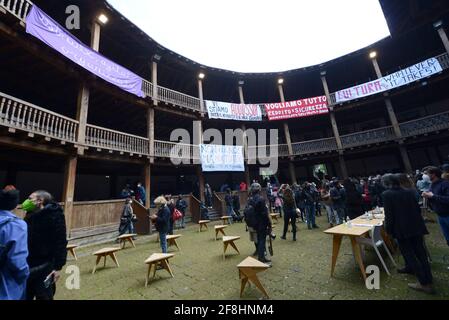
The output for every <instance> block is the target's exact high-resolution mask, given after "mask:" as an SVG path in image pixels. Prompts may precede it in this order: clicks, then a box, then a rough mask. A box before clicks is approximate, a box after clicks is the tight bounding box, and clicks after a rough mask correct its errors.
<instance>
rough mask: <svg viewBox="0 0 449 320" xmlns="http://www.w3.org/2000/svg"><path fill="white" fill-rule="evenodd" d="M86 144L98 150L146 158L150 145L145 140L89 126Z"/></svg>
mask: <svg viewBox="0 0 449 320" xmlns="http://www.w3.org/2000/svg"><path fill="white" fill-rule="evenodd" d="M86 144H87V145H89V146H93V147H97V148H100V149H109V150H115V151H119V152H127V153H131V154H140V155H145V156H147V155H148V154H149V151H150V143H149V140H148V139H147V138H142V137H139V136H134V135H131V134H127V133H123V132H119V131H114V130H110V129H106V128H101V127H97V126H92V125H89V124H88V125H87V127H86Z"/></svg>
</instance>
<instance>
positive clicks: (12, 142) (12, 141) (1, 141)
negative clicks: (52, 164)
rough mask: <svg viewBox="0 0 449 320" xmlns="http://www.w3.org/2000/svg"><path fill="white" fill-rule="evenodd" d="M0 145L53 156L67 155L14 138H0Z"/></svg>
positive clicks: (52, 147)
mask: <svg viewBox="0 0 449 320" xmlns="http://www.w3.org/2000/svg"><path fill="white" fill-rule="evenodd" d="M0 145H6V146H11V147H15V148H18V149H23V150H28V151H36V152H42V153H47V154H54V155H68V151H67V150H65V149H63V148H57V147H54V146H49V145H46V144H40V143H36V142H33V141H29V140H17V138H14V137H8V136H0Z"/></svg>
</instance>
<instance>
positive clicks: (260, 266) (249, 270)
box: [237, 257, 270, 298]
mask: <svg viewBox="0 0 449 320" xmlns="http://www.w3.org/2000/svg"><path fill="white" fill-rule="evenodd" d="M237 268H238V269H239V277H240V280H241V287H240V298H242V296H243V291H244V290H245V287H246V284H247V283H248V281H251V282H252V283H254V284H255V285H256V287H257V288H258V289H259V290H260V291H262V293H263V294H264V295H265V296H266V297H267V298H270V297H269V296H268V293H267V291H266V290H265V288H264V287H263V285H262V283H260V281H259V278H258V277H257V274H258V273H259V272H262V271H265V270H267V269H268V268H270V266H269V265H267V264H265V263H262V262H260V261H259V260H256V259H254V258H252V257H248V258H246V259H245V260H243V261H242V263H240V264H239V265H238V266H237Z"/></svg>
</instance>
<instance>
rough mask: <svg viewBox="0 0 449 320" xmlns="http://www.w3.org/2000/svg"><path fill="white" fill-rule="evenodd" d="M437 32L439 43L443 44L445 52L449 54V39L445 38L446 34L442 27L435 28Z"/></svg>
mask: <svg viewBox="0 0 449 320" xmlns="http://www.w3.org/2000/svg"><path fill="white" fill-rule="evenodd" d="M437 32H438V34H439V35H440V38H441V41H442V42H443V45H444V48H445V49H446V52H447V53H448V54H449V39H448V38H447V34H446V31H445V30H444V28H443V25H441V26H439V27H438V28H437Z"/></svg>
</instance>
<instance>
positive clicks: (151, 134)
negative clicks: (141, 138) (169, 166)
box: [147, 107, 154, 163]
mask: <svg viewBox="0 0 449 320" xmlns="http://www.w3.org/2000/svg"><path fill="white" fill-rule="evenodd" d="M147 130H148V133H147V134H148V143H149V147H150V150H148V151H149V154H150V162H151V163H154V108H153V107H149V108H148V110H147Z"/></svg>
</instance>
